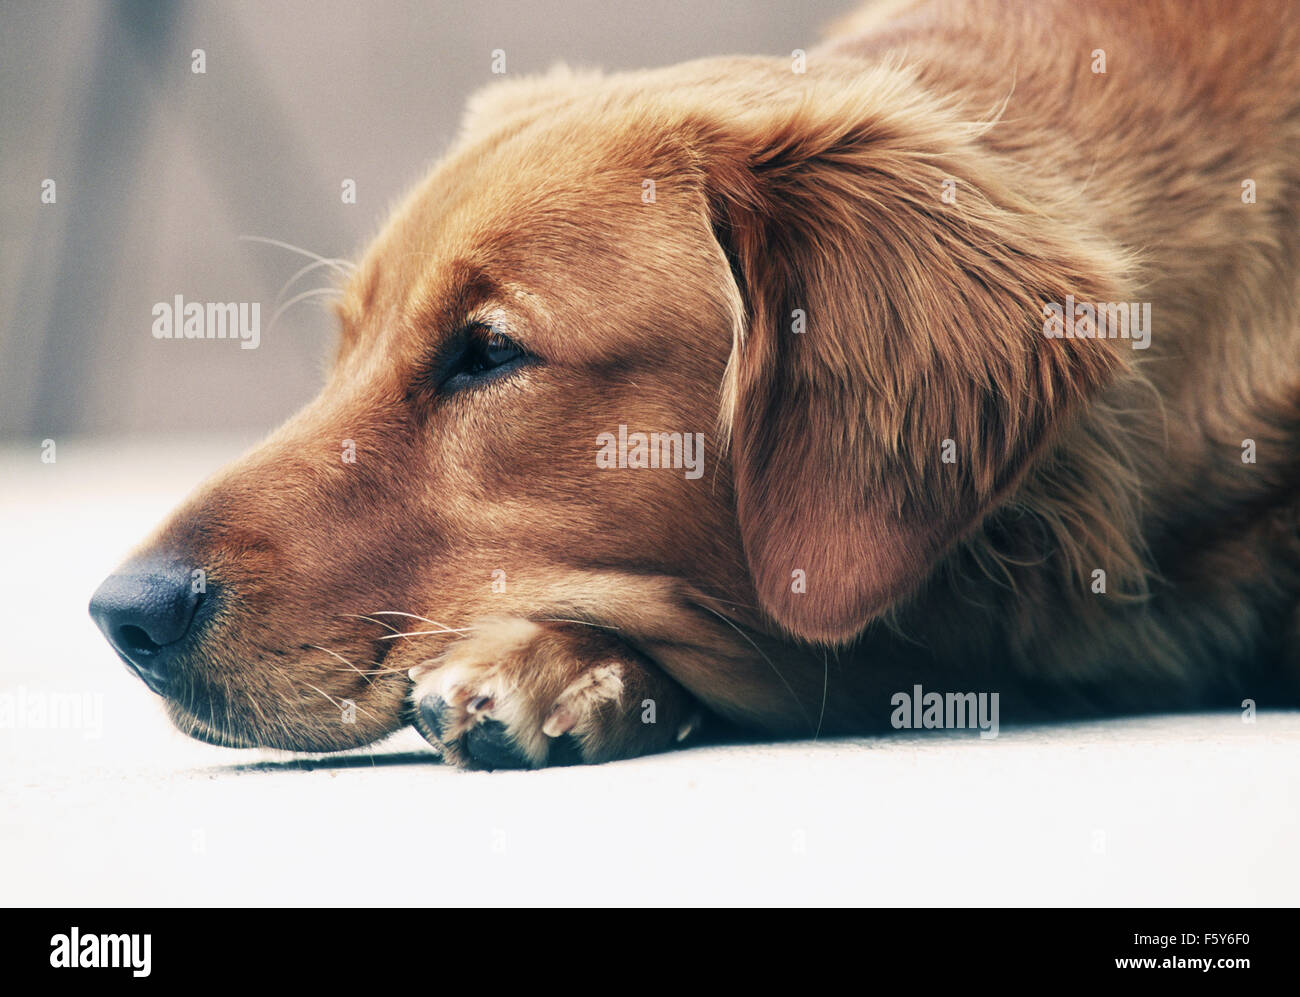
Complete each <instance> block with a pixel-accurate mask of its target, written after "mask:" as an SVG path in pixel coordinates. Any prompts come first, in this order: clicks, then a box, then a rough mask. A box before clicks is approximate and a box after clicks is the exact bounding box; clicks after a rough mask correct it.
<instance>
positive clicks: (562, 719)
mask: <svg viewBox="0 0 1300 997" xmlns="http://www.w3.org/2000/svg"><path fill="white" fill-rule="evenodd" d="M577 722H578V718H577V717H576V716H575V715H574V714H573V712H572V711H571V710H568V709H566V708H565V706H564V704H563V703H556V704H555V705H554V706H552V707H551V712H550V714H549V715H548V716H547V717H546V722H545V723H543V724H542V733H543V734H545V735H546V736H547V737H559V736H560V735H561V734H567V733H569V731H571V730H573V727H574V724H576V723H577Z"/></svg>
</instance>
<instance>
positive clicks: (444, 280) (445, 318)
mask: <svg viewBox="0 0 1300 997" xmlns="http://www.w3.org/2000/svg"><path fill="white" fill-rule="evenodd" d="M499 292H500V285H499V284H498V283H497V281H496V280H495V279H493V278H492V277H491V276H490V275H489V274H488V273H487V271H486V270H484V269H483V268H482V267H481V266H479V265H478V264H476V263H472V262H469V261H466V260H455V261H453V262H451V263H450V264H448V265H446V266H444V267H440V268H439V270H438V272H437V273H435V274H432V275H431V279H430V280H427V281H425V282H423V284H422V286H421V287H420V288H419V289H417V291H416V293H415V294H414V295H413V296H412V297H413V301H414V304H413V306H412V307H411V309H410V324H411V326H412V327H413V328H415V329H422V330H428V331H430V332H433V333H435V334H436V335H438V336H439V339H440V340H442V339H446V338H447V337H449V336H452V335H454V334H455V333H456V332H458V331H459V330H461V329H463V328H464V327H465V326H466V325H469V324H471V323H472V322H473V320H474V313H475V312H476V311H477V310H479V309H480V308H482V307H483V305H484V304H486V303H487V302H488V301H491V300H492V299H493V298H496V297H497V296H498V295H499Z"/></svg>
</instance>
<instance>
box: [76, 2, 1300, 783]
mask: <svg viewBox="0 0 1300 997" xmlns="http://www.w3.org/2000/svg"><path fill="white" fill-rule="evenodd" d="M1298 292H1300V17H1298V16H1297V15H1296V12H1295V9H1294V8H1293V6H1292V5H1290V4H1288V3H1286V2H1283V0H1279V2H1264V3H1260V4H1258V5H1250V6H1247V5H1240V6H1238V5H1231V4H1218V3H1200V2H1144V3H1138V4H1133V3H1128V2H1114V3H1112V2H1092V3H1085V4H1081V3H1077V2H1075V0H1034V2H1026V3H1003V2H995V0H970V2H961V3H959V2H917V3H911V4H898V3H893V4H885V5H883V6H878V7H872V8H869V9H867V10H866V11H864V12H862V13H860V14H859V15H857V16H855V17H852V18H850V19H849V20H847V21H846V22H844V23H843V24H842V25H840V26H839V28H838V29H837V30H836V31H835V32H834V34H833V37H832V38H831V40H830V41H828V42H827V43H826V44H825V45H823V46H822V47H820V48H817V49H814V50H812V51H809V52H807V53H801V52H795V53H794V54H793V55H792V56H791V57H789V58H785V57H782V58H717V59H706V60H703V61H698V62H693V63H688V64H685V65H679V66H674V67H671V68H668V69H661V70H654V71H643V72H628V73H618V74H613V75H600V74H596V73H588V72H569V71H565V70H556V71H554V72H552V73H550V74H548V75H545V76H542V77H538V78H528V79H519V80H508V81H504V82H501V83H497V84H494V85H492V86H490V87H488V88H487V89H486V90H484V91H482V92H481V93H480V94H478V95H477V96H476V97H475V98H474V99H473V100H472V101H471V102H470V106H469V110H468V113H467V114H466V116H465V119H464V124H463V128H462V133H461V135H460V137H459V139H458V141H457V143H456V145H455V147H454V149H453V150H452V151H451V152H450V153H449V154H448V155H447V156H446V157H445V158H444V159H443V160H442V161H441V162H440V163H439V164H438V165H437V166H436V168H434V170H433V171H432V173H431V174H430V175H429V177H428V178H427V180H425V181H424V182H423V183H422V184H421V185H420V186H419V187H418V188H417V189H416V190H415V191H414V193H412V194H411V195H410V196H409V198H408V199H407V200H406V201H405V203H404V204H402V205H401V207H400V208H399V209H398V210H397V211H396V212H395V213H394V214H393V216H392V218H391V220H390V221H389V222H388V224H387V226H386V228H384V230H383V231H382V234H380V235H379V237H378V238H377V239H376V240H375V242H374V244H373V245H372V246H371V247H370V249H369V250H368V252H366V254H365V256H364V258H363V259H362V260H361V261H360V263H359V265H358V266H357V267H356V270H355V273H354V275H353V276H351V278H350V279H349V281H348V283H347V286H346V289H345V291H344V297H343V300H342V303H341V305H340V307H339V310H338V314H339V319H340V325H341V336H340V340H339V345H338V349H337V355H336V357H335V360H334V363H333V368H332V371H331V373H330V375H329V378H328V383H327V384H326V385H325V387H324V389H323V390H322V392H321V393H320V396H319V397H318V398H317V399H316V400H315V401H313V402H312V403H311V404H309V405H308V406H307V407H306V408H305V409H304V410H303V411H302V412H300V413H299V414H298V415H297V416H296V417H295V418H293V419H292V420H291V421H290V422H289V423H288V424H287V425H285V426H284V427H283V428H281V429H280V430H279V431H278V432H276V433H275V434H274V435H273V436H271V437H270V438H269V439H268V440H267V441H266V442H265V443H263V444H262V445H261V446H259V447H257V448H256V449H255V450H253V451H252V452H251V453H249V454H248V455H246V456H245V457H243V458H242V459H241V460H239V461H237V462H236V463H235V464H233V465H232V466H230V467H228V468H227V469H225V470H224V471H223V472H221V473H220V474H219V475H218V476H217V477H216V478H215V479H214V480H212V481H210V482H209V483H207V484H206V485H205V486H204V487H202V488H201V489H200V490H199V491H198V492H197V493H196V494H195V495H194V496H193V497H191V498H190V499H189V500H188V501H187V502H186V503H185V504H184V505H183V506H182V508H180V509H179V511H177V512H176V513H175V515H174V516H173V517H172V518H171V519H170V520H169V521H168V522H167V523H165V524H163V525H162V527H161V528H160V529H159V530H158V532H157V533H156V534H155V535H154V536H153V537H152V538H151V539H150V540H149V541H148V542H147V543H146V544H145V545H144V546H143V547H142V548H141V550H140V551H139V552H138V553H137V554H136V555H135V556H134V557H133V558H132V560H131V561H130V562H129V563H128V564H127V565H125V566H123V567H122V568H121V569H120V570H119V571H118V572H117V573H116V574H114V575H113V576H112V577H110V578H109V580H108V581H106V582H105V583H104V585H103V586H102V587H101V588H100V590H99V591H98V592H97V593H96V596H95V598H94V599H93V600H92V606H91V609H92V614H93V615H94V616H95V618H96V620H97V622H98V623H99V625H100V626H101V627H102V628H103V630H104V631H105V633H106V635H107V636H108V638H109V640H110V641H111V642H112V644H113V646H114V647H115V648H116V649H117V650H118V651H119V653H121V654H122V656H123V657H124V658H125V659H126V660H127V661H128V663H129V664H130V665H131V666H132V667H133V668H134V669H135V670H136V671H138V672H139V673H140V674H141V676H142V677H143V678H144V679H145V680H146V682H148V684H149V685H150V687H151V688H153V689H154V690H155V691H157V692H159V693H161V694H162V695H163V696H165V697H166V701H167V704H168V707H169V709H170V712H171V715H172V717H173V718H174V720H175V722H176V723H177V724H178V725H179V726H180V727H181V728H182V729H183V730H185V731H187V732H189V733H191V734H193V735H194V736H196V737H199V738H202V739H205V740H208V741H212V742H214V743H219V744H227V745H267V746H274V747H280V748H289V749H300V750H317V751H319V750H328V749H336V748H344V747H348V746H353V745H360V744H364V743H367V742H370V741H373V740H375V739H377V738H381V737H383V736H385V735H387V734H389V733H390V732H392V731H394V730H397V729H398V728H400V727H402V726H404V725H406V724H410V723H414V724H416V725H417V726H418V727H419V729H420V730H421V731H422V732H423V733H424V734H425V736H426V737H428V738H429V739H430V740H431V741H432V742H434V743H435V744H436V745H438V746H439V747H440V748H441V749H442V751H443V754H444V755H445V757H446V759H447V760H448V761H450V762H452V763H455V764H458V765H464V766H469V767H489V768H492V767H509V766H543V765H547V764H556V763H561V762H570V761H588V762H590V761H599V760H604V759H612V758H619V757H626V756H631V755H636V754H640V753H645V752H650V751H655V750H658V749H662V748H666V747H669V746H672V745H674V744H676V743H678V742H679V741H682V740H683V739H688V738H691V735H692V734H693V733H694V732H696V731H697V730H699V729H700V728H701V727H702V726H703V727H704V728H705V729H706V733H707V728H708V727H709V725H710V724H712V725H714V727H715V729H717V730H727V731H730V730H733V729H740V730H747V731H751V732H757V733H760V734H763V735H769V736H773V735H782V736H789V735H794V736H813V735H816V734H818V733H820V734H822V735H825V734H831V733H836V734H842V733H846V732H862V731H868V730H876V729H882V728H883V729H888V727H889V726H890V724H891V722H892V723H894V725H895V726H897V725H898V723H897V718H896V717H895V713H896V707H895V704H896V702H897V701H898V695H899V693H900V692H911V691H912V690H913V689H914V688H915V687H916V686H918V685H920V686H923V687H924V688H927V689H932V690H938V691H940V692H941V693H942V692H952V691H959V692H965V691H968V690H977V691H981V692H988V693H997V694H999V696H1000V697H1001V703H1002V706H1001V709H1002V711H1003V715H1004V716H1009V717H1011V718H1013V719H1019V718H1029V717H1038V716H1043V715H1053V714H1056V715H1067V714H1068V715H1080V714H1086V713H1090V712H1093V711H1104V710H1134V709H1141V710H1147V709H1174V708H1186V707H1191V706H1196V705H1204V704H1216V703H1217V704H1228V703H1231V704H1240V702H1241V701H1242V700H1243V699H1249V700H1255V701H1259V702H1260V703H1261V704H1262V703H1270V702H1277V701H1280V700H1281V699H1282V698H1287V699H1289V700H1290V701H1294V700H1295V697H1296V689H1297V681H1296V680H1297V677H1298V676H1300V652H1297V646H1298V645H1297V641H1298V640H1300V614H1298V612H1297V604H1298V600H1300V496H1298V493H1297V484H1298V483H1300V363H1298V361H1300V318H1298V314H1300V313H1298V306H1297V301H1300V294H1298ZM918 691H919V690H918ZM891 718H894V719H892V720H891ZM697 736H698V735H697Z"/></svg>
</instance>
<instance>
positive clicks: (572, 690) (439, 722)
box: [410, 617, 701, 769]
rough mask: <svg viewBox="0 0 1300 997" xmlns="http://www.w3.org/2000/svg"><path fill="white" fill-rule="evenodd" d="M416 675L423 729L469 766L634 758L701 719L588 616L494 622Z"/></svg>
mask: <svg viewBox="0 0 1300 997" xmlns="http://www.w3.org/2000/svg"><path fill="white" fill-rule="evenodd" d="M410 674H411V679H412V681H413V683H414V686H413V689H412V692H411V702H412V704H413V705H414V707H415V711H414V712H415V716H416V719H415V726H416V729H417V730H419V731H420V733H421V734H423V735H424V736H425V738H427V739H428V740H429V741H430V742H431V743H433V744H435V745H436V746H438V747H440V748H441V749H442V752H443V757H444V760H446V761H447V762H450V763H452V764H455V765H459V766H461V767H465V768H486V769H498V768H541V767H543V766H548V765H568V764H577V763H583V762H602V761H609V760H611V759H616V758H629V757H632V756H634V755H642V754H647V753H649V752H653V751H660V750H663V749H665V748H669V747H671V746H672V745H674V744H676V743H677V742H679V741H682V740H684V739H685V738H686V737H687V736H688V735H690V734H691V733H692V732H693V731H694V730H695V729H696V728H697V727H698V726H699V723H700V718H701V711H700V709H699V707H698V705H697V704H696V703H695V702H694V701H693V700H692V698H691V697H690V695H689V694H688V693H687V692H686V691H685V690H684V689H682V687H681V686H679V685H677V683H675V682H673V681H672V680H670V679H669V678H667V676H665V675H664V674H663V673H662V672H661V671H660V670H659V669H658V668H656V667H655V666H654V665H653V664H651V663H650V662H649V661H648V660H646V659H645V658H644V657H642V656H641V655H639V654H637V653H636V652H635V651H633V650H632V649H631V648H630V647H628V646H627V645H626V644H624V643H623V642H622V641H620V640H619V639H618V638H617V636H615V635H614V634H613V633H611V632H609V631H607V630H604V629H602V628H599V627H593V626H587V625H584V624H574V623H548V622H542V623H538V622H534V621H532V620H527V619H523V618H519V617H509V618H504V619H501V618H499V619H492V620H487V621H484V622H483V623H481V624H480V625H479V626H478V627H477V628H475V633H474V634H473V635H472V636H470V637H467V638H465V639H464V640H460V641H457V642H456V643H455V644H453V645H452V646H451V648H450V649H449V650H448V651H446V652H445V653H444V654H442V655H441V656H439V657H438V658H436V659H433V660H431V661H428V662H424V663H422V664H420V665H416V666H415V667H414V668H412V669H411V672H410Z"/></svg>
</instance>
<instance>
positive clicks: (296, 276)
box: [275, 260, 342, 305]
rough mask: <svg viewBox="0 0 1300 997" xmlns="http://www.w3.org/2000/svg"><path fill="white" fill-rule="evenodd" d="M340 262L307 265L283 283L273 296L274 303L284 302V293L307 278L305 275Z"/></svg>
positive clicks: (321, 262)
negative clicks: (300, 280)
mask: <svg viewBox="0 0 1300 997" xmlns="http://www.w3.org/2000/svg"><path fill="white" fill-rule="evenodd" d="M340 262H342V261H341V260H317V261H316V262H315V263H308V264H307V265H306V266H305V267H303V268H302V269H300V270H299V271H298V272H297V273H295V274H294V275H293V276H292V277H290V278H289V279H288V280H286V281H285V282H284V286H283V287H281V288H280V291H279V293H278V294H276V296H275V303H276V304H277V305H279V304H280V302H281V301H283V300H284V296H285V293H286V292H288V290H289V288H291V287H293V285H294V284H295V283H297V282H298V280H299V279H300V278H302V277H305V276H307V274H309V273H311V272H312V271H313V270H319V269H320V268H321V267H328V266H332V265H333V264H335V263H340Z"/></svg>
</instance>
